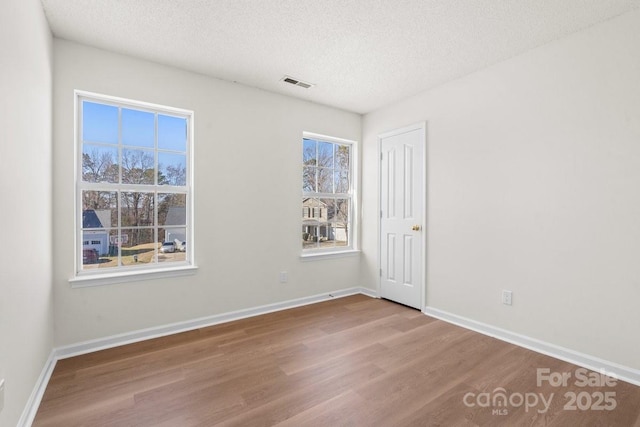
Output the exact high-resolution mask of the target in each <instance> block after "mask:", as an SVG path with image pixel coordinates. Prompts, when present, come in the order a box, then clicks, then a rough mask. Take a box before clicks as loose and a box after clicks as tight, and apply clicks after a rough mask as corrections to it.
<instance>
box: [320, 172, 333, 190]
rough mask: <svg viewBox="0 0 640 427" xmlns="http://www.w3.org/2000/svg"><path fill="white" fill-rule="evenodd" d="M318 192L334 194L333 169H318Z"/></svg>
mask: <svg viewBox="0 0 640 427" xmlns="http://www.w3.org/2000/svg"><path fill="white" fill-rule="evenodd" d="M318 192H319V193H333V169H324V168H318Z"/></svg>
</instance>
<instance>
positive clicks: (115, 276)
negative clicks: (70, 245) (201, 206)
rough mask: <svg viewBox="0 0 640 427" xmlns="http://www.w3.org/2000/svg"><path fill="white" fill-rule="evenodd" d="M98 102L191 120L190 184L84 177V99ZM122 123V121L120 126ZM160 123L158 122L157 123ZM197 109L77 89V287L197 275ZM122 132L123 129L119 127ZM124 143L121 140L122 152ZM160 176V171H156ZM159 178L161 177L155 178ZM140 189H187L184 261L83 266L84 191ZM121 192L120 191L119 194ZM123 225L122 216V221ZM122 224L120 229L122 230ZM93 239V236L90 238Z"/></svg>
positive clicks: (73, 280) (188, 178) (187, 153)
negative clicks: (97, 180) (101, 180)
mask: <svg viewBox="0 0 640 427" xmlns="http://www.w3.org/2000/svg"><path fill="white" fill-rule="evenodd" d="M85 100H86V101H90V102H96V103H100V104H105V105H112V106H117V107H124V108H132V109H135V110H142V111H148V112H153V113H155V114H168V115H172V116H179V117H184V118H186V119H187V147H186V157H187V159H186V168H187V171H186V185H185V186H178V187H174V186H169V185H157V183H154V184H147V185H143V184H122V183H113V184H111V183H104V184H103V183H90V182H84V181H83V180H82V148H83V147H82V144H83V142H82V101H85ZM120 126H121V124H120V123H119V127H120ZM156 126H157V123H156ZM193 130H194V112H193V111H190V110H185V109H181V108H174V107H168V106H164V105H158V104H152V103H148V102H141V101H136V100H131V99H126V98H119V97H114V96H109V95H103V94H98V93H93V92H87V91H81V90H75V91H74V166H75V167H74V169H75V174H74V175H75V176H74V181H75V206H74V217H75V218H74V245H75V247H74V254H75V256H74V276H73V277H72V278H71V279H70V280H69V282H70V283H71V285H72V286H73V287H84V286H97V285H104V284H111V283H122V282H130V281H137V280H148V279H155V278H164V277H175V276H182V275H187V274H193V273H195V271H196V270H197V266H196V264H195V252H194V248H195V244H194V235H195V233H194V221H193V217H194V215H193V206H194V205H193V200H194V185H193V182H194V179H193V177H194V171H193V163H194V155H193V141H194V137H193V135H194V132H193ZM118 133H119V134H121V129H119V130H118ZM122 148H123V146H122V144H121V142H120V141H119V143H118V152H119V153H120V152H121V150H122ZM153 152H154V156H157V155H158V147H157V140H156V145H155V147H154V148H153ZM156 175H157V174H156ZM155 179H156V180H157V177H156V178H155ZM83 190H96V191H140V192H156V191H159V192H172V191H177V192H186V199H187V201H186V224H185V225H186V239H187V240H186V243H187V245H186V246H187V247H186V254H185V258H186V259H185V260H184V261H176V262H168V263H153V264H145V265H140V266H126V267H125V266H118V267H111V268H107V269H100V268H96V269H84V270H83V269H82V265H83V260H82V258H83V240H85V239H83V231H82V227H83V223H82V222H83V218H82V207H83V206H82V191H83ZM118 194H119V193H118ZM120 209H122V206H121V201H119V202H118V218H120ZM118 226H119V227H120V219H119V220H118ZM119 227H118V229H119ZM153 227H154V230H157V229H158V228H163V227H160V226H159V225H158V224H157V212H156V213H155V221H154V225H153ZM89 240H91V239H89Z"/></svg>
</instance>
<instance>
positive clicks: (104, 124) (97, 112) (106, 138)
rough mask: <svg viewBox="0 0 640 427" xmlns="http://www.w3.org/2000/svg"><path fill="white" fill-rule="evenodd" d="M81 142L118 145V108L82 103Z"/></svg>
mask: <svg viewBox="0 0 640 427" xmlns="http://www.w3.org/2000/svg"><path fill="white" fill-rule="evenodd" d="M82 140H83V141H90V142H104V143H108V144H117V143H118V107H113V106H111V105H104V104H96V103H93V102H88V101H83V102H82Z"/></svg>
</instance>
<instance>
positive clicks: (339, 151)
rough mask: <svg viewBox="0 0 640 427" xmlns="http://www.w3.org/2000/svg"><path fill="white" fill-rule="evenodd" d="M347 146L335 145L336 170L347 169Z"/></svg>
mask: <svg viewBox="0 0 640 427" xmlns="http://www.w3.org/2000/svg"><path fill="white" fill-rule="evenodd" d="M349 148H350V147H349V146H348V145H336V165H335V168H336V169H349Z"/></svg>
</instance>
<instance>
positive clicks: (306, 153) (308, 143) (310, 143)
mask: <svg viewBox="0 0 640 427" xmlns="http://www.w3.org/2000/svg"><path fill="white" fill-rule="evenodd" d="M302 164H303V165H305V166H317V161H316V141H314V140H311V139H306V138H305V139H303V141H302Z"/></svg>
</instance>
